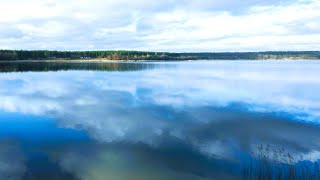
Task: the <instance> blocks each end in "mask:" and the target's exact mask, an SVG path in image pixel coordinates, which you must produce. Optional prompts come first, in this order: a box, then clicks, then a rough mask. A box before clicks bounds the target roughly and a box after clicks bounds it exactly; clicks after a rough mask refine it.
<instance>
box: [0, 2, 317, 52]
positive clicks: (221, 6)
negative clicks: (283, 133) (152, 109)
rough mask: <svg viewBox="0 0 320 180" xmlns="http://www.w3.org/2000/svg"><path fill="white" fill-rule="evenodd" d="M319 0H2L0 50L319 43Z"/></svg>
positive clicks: (255, 47)
mask: <svg viewBox="0 0 320 180" xmlns="http://www.w3.org/2000/svg"><path fill="white" fill-rule="evenodd" d="M319 9H320V1H319V0H267V1H266V0H242V1H239V0H224V1H221V0H159V1H150V0H135V1H132V0H108V1H106V0H69V1H64V0H28V1H27V0H10V1H7V0H0V49H27V50H32V49H48V50H106V49H117V50H143V51H169V52H225V51H266V50H272V51H279V50H319V47H320V21H319V19H320V11H319Z"/></svg>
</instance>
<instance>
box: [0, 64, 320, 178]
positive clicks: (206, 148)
mask: <svg viewBox="0 0 320 180" xmlns="http://www.w3.org/2000/svg"><path fill="white" fill-rule="evenodd" d="M319 77H320V61H212V62H205V61H203V62H200V61H199V62H170V63H157V62H155V63H0V180H2V179H9V180H16V179H83V180H94V179H97V180H105V179H115V180H117V179H136V180H141V179H190V180H191V179H192V180H193V179H240V178H241V177H243V174H244V170H243V169H245V168H246V167H247V166H248V164H250V162H252V160H253V159H255V158H257V156H258V155H259V153H261V146H263V147H266V149H267V150H268V151H269V150H270V149H272V150H274V149H282V150H283V151H284V152H285V153H288V154H290V156H288V157H290V158H291V160H290V161H288V160H287V159H286V158H282V159H280V158H278V160H277V162H278V163H281V164H291V165H293V164H299V163H301V162H309V163H314V162H317V161H318V160H319V159H320V78H319ZM269 147H270V148H269ZM272 150H270V151H272ZM274 154H275V153H273V154H272V155H274ZM290 158H289V159H290Z"/></svg>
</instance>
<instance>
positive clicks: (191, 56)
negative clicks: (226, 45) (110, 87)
mask: <svg viewBox="0 0 320 180" xmlns="http://www.w3.org/2000/svg"><path fill="white" fill-rule="evenodd" d="M60 59H61V60H62V59H63V60H77V59H88V60H89V59H108V60H168V61H170V60H176V61H179V60H241V59H245V60H267V59H320V51H266V52H203V53H170V52H146V51H111V50H108V51H48V50H0V60H7V61H8V60H60Z"/></svg>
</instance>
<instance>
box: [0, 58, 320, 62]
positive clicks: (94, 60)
mask: <svg viewBox="0 0 320 180" xmlns="http://www.w3.org/2000/svg"><path fill="white" fill-rule="evenodd" d="M318 60H320V59H198V60H110V59H99V58H98V59H72V60H71V59H51V60H0V63H14V62H16V63H21V62H34V63H41V62H45V63H50V62H52V63H90V62H92V63H119V62H183V61H184V62H185V61H192V62H195V61H318Z"/></svg>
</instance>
